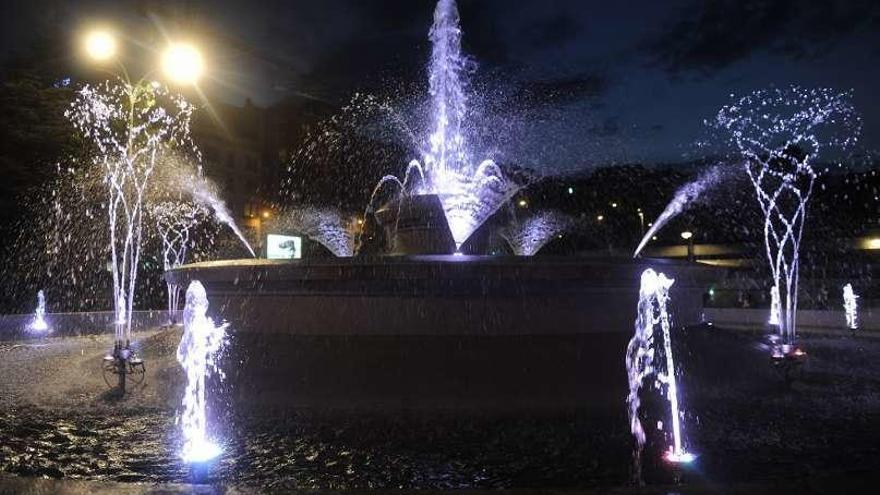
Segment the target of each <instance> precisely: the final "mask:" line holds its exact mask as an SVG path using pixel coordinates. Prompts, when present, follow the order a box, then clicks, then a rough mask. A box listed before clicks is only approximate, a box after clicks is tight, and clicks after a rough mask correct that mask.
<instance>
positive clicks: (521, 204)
mask: <svg viewBox="0 0 880 495" xmlns="http://www.w3.org/2000/svg"><path fill="white" fill-rule="evenodd" d="M518 204H519V207H520V208H525V207H526V206H529V203H528V202H527V201H526V200H524V199H521V200H519V203H518Z"/></svg>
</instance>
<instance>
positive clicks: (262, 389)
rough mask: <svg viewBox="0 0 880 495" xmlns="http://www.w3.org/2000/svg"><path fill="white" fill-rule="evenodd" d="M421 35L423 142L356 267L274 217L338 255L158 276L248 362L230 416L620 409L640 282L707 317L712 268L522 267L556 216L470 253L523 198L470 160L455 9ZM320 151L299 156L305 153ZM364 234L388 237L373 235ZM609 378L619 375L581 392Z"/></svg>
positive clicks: (329, 233) (578, 260)
mask: <svg viewBox="0 0 880 495" xmlns="http://www.w3.org/2000/svg"><path fill="white" fill-rule="evenodd" d="M430 39H431V42H432V53H431V61H430V66H429V83H430V84H429V85H430V95H429V98H428V101H427V104H426V106H429V107H430V116H429V120H430V124H429V125H427V126H426V127H430V132H426V134H427V135H426V137H425V138H423V140H421V141H420V140H419V139H413V141H414V142H416V145H417V147H420V148H422V150H421V151H419V152H418V153H419V154H420V159H419V160H413V161H411V162H410V163H409V164H408V166H407V168H406V170H405V172H404V174H403V177H402V178H400V177H397V176H395V175H387V176H384V177H382V178H381V179H380V180H379V182H378V184H377V185H376V186H375V189H374V191H373V194H372V195H371V197H370V200H369V202H368V204H367V205H366V207H365V215H364V218H362V219H360V220H362V222H363V224H362V225H363V227H364V229H363V230H362V233H361V236H360V238H359V239H358V242H357V244H358V255H357V256H349V253H351V250H352V244H353V243H352V240H351V238H350V237H349V234H348V233H347V232H346V231H347V229H346V228H345V225H346V222H345V221H343V220H344V217H342V216H340V215H338V214H337V213H335V212H332V211H330V210H327V209H325V208H299V209H293V208H292V209H291V210H289V211H286V212H285V211H282V212H281V213H280V214H279V215H277V216H276V217H277V218H276V219H275V220H272V221H274V222H277V225H276V226H277V227H279V228H280V229H285V228H287V229H289V230H298V231H300V233H302V234H304V235H307V236H309V237H310V238H312V239H316V240H318V242H321V243H322V244H324V245H325V246H327V247H328V248H329V249H330V251H332V252H333V253H334V254H336V255H337V257H333V258H327V257H317V256H316V257H309V256H303V257H302V258H300V259H291V260H278V259H272V260H268V259H246V260H220V261H210V262H202V263H195V264H189V265H183V266H181V267H178V268H172V269H171V270H169V271H168V272H167V273H166V274H165V276H166V278H167V280H169V281H170V282H172V283H176V284H178V285H179V286H184V285H186V284H189V283H191V282H193V281H195V280H198V281H200V282H201V283H202V284H204V287H205V290H206V291H207V295H208V296H209V297H210V299H211V302H212V304H213V307H216V308H218V312H219V313H220V314H221V315H222V318H223V319H224V321H229V322H230V324H231V325H232V326H233V327H234V328H235V329H236V345H235V346H230V349H229V350H228V352H229V353H231V354H236V353H241V355H240V356H231V357H230V360H231V361H233V362H239V361H240V362H242V363H243V365H242V366H241V367H240V368H239V369H236V373H235V375H234V376H231V377H230V379H231V380H236V381H237V382H239V383H241V384H243V386H239V387H233V388H234V389H235V390H236V393H237V394H238V397H236V401H237V402H238V403H243V404H251V405H262V404H269V405H283V406H293V407H319V408H320V407H325V406H329V407H345V408H360V407H364V408H380V409H386V408H396V407H404V408H420V407H427V408H437V407H439V408H443V409H456V408H477V409H488V410H492V409H503V410H509V409H510V408H516V407H524V406H525V407H533V406H534V405H535V404H540V406H539V407H542V408H548V409H554V408H560V407H562V408H570V407H583V408H591V407H616V405H617V404H618V402H619V398H620V396H621V395H623V394H624V393H625V392H624V391H625V390H626V387H627V385H626V383H625V381H626V380H625V377H623V376H622V374H620V373H614V372H613V371H610V370H614V369H617V368H618V367H619V361H618V359H617V358H615V356H617V355H618V353H619V350H620V349H621V348H624V347H625V346H626V343H627V340H628V339H629V337H630V335H631V334H630V331H629V329H630V328H632V327H631V325H632V320H631V318H630V317H629V316H627V315H629V314H630V312H631V307H632V306H633V305H634V304H635V303H636V301H637V299H638V290H637V287H636V286H635V282H636V281H637V280H638V279H639V276H640V275H641V273H642V272H643V271H644V270H645V269H647V268H651V267H655V268H656V267H661V266H662V267H663V271H664V272H665V273H667V274H674V276H675V279H676V281H677V282H676V290H677V295H676V301H675V302H674V304H675V314H676V317H677V322H678V323H679V324H682V325H687V324H696V323H698V322H699V321H700V320H701V314H702V302H703V294H704V293H705V291H706V288H707V287H708V286H709V284H710V280H713V279H714V278H715V276H716V275H715V271H714V269H713V268H710V267H705V266H699V265H696V264H694V263H684V262H676V261H671V260H651V259H646V258H638V259H632V258H629V257H625V258H614V257H610V256H606V255H600V256H595V257H558V258H557V257H552V256H546V257H533V256H528V255H530V254H534V253H535V252H536V251H537V250H538V249H540V246H541V245H542V244H543V243H544V242H546V241H547V240H548V239H551V238H553V237H554V236H557V235H559V233H560V232H561V230H562V229H565V228H566V227H567V226H568V225H570V219H568V218H567V217H565V216H564V215H561V214H554V213H549V212H538V214H536V215H534V216H532V217H530V218H527V219H525V220H524V221H523V222H522V223H519V224H516V225H515V226H513V227H510V228H509V229H508V232H507V233H506V235H507V236H508V239H510V242H511V245H512V247H513V249H514V251H516V252H518V253H519V254H522V255H523V256H483V255H465V254H463V253H462V251H465V252H466V251H468V247H469V246H468V245H467V244H465V245H464V246H463V243H466V241H467V240H468V238H469V237H471V234H472V233H473V232H474V231H475V230H477V229H478V228H479V227H480V225H481V224H483V223H484V222H485V221H486V220H487V219H488V218H489V217H491V216H492V215H493V214H494V213H496V212H497V210H498V208H499V207H500V206H501V205H502V204H505V203H509V200H510V197H511V195H512V194H514V192H515V191H516V190H517V188H518V187H519V185H517V184H514V183H513V182H511V181H509V180H507V179H506V178H505V177H504V176H503V175H502V173H501V171H500V169H499V167H498V166H497V165H496V164H495V163H493V162H492V161H490V160H483V161H475V160H474V157H475V156H478V153H475V152H474V151H473V150H471V149H469V147H468V134H469V129H468V122H469V120H468V111H469V110H468V106H467V92H466V88H467V87H468V86H467V84H466V77H465V76H466V72H467V69H468V66H469V65H470V63H471V62H470V61H469V60H467V59H466V57H465V56H464V55H462V53H461V31H460V27H459V17H458V11H457V8H456V4H455V2H454V1H453V0H440V1H439V2H438V3H437V8H436V10H435V12H434V22H433V26H432V27H431V31H430ZM339 120H345V119H339ZM354 120H355V121H356V120H357V119H354ZM382 122H383V123H384V122H385V121H384V120H382ZM336 124H339V122H336ZM398 124H399V123H393V122H392V123H390V124H389V125H391V126H392V127H393V126H399V125H398ZM370 125H372V126H373V127H369V126H366V127H358V128H356V129H350V128H349V127H345V126H336V127H341V128H342V129H348V130H350V131H351V132H352V133H353V134H354V135H355V136H359V135H362V134H370V131H372V130H374V129H375V122H372V123H371V124H370ZM380 130H381V129H380ZM392 130H393V131H394V132H397V130H396V129H392ZM470 131H473V129H470ZM335 132H336V131H333V132H330V135H329V136H325V137H327V139H329V140H330V142H331V143H334V144H336V143H339V142H340V139H339V137H338V136H337V135H335V134H334V133H335ZM322 135H324V134H322ZM380 135H381V132H380ZM413 135H414V134H413ZM471 135H472V136H474V139H473V140H472V141H474V142H476V141H478V139H477V138H476V136H478V134H471ZM343 141H344V140H343ZM313 145H314V143H311V142H310V143H309V144H308V145H306V147H305V149H304V150H301V151H300V152H297V153H296V154H295V156H298V157H301V158H308V157H311V156H312V154H311V150H312V146H313ZM365 146H370V144H369V143H368V144H366V145H365ZM341 148H342V149H343V151H345V150H344V148H345V147H341ZM330 149H332V150H335V151H339V150H340V148H334V147H330ZM367 149H368V150H370V149H371V148H367ZM356 151H358V150H347V153H343V154H342V155H340V156H339V159H340V160H345V159H348V158H350V157H351V156H352V153H353V152H356ZM354 154H356V153H354ZM335 156H336V155H334V157H335ZM302 165H307V163H305V164H302ZM357 220H358V219H355V218H353V219H352V220H351V221H352V222H355V224H357V223H358V222H357ZM272 221H269V222H267V224H266V225H269V226H271V225H272V223H271V222H272ZM368 226H370V227H373V229H372V232H379V233H381V234H382V235H376V236H372V235H370V232H369V231H368V229H367V227H368ZM270 228H271V227H270ZM363 232H367V235H364V234H363ZM365 246H366V247H365ZM459 248H462V249H459ZM456 254H457V255H456ZM253 355H259V356H261V358H260V359H250V358H249V356H253ZM291 356H296V358H292V357H291ZM236 359H238V360H236ZM523 363H528V365H527V366H524V365H523ZM608 376H614V378H612V379H605V378H603V379H599V380H593V379H592V378H591V377H608ZM306 377H308V379H306ZM573 377H578V378H577V379H574V378H573ZM299 378H303V379H299ZM248 380H252V381H254V382H256V383H259V384H260V386H259V387H253V386H250V385H249V384H250V383H251V382H250V381H248ZM548 384H552V386H548ZM676 445H677V444H676ZM679 450H680V449H678V447H676V446H674V448H673V452H674V453H676V454H680V453H681V452H680V451H679Z"/></svg>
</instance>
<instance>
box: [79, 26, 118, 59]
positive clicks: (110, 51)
mask: <svg viewBox="0 0 880 495" xmlns="http://www.w3.org/2000/svg"><path fill="white" fill-rule="evenodd" d="M84 45H85V49H86V55H88V56H89V58H90V59H92V60H94V61H96V62H106V61H107V60H110V59H111V58H113V57H114V56H115V55H116V38H115V37H114V36H113V34H112V33H111V32H110V31H107V30H105V29H96V30H94V31H90V32H89V33H88V34H86V36H85V40H84Z"/></svg>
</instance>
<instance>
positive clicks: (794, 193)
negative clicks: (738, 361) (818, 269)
mask: <svg viewBox="0 0 880 495" xmlns="http://www.w3.org/2000/svg"><path fill="white" fill-rule="evenodd" d="M850 100H851V93H848V92H847V93H838V92H835V91H833V90H831V89H827V88H818V89H803V88H800V87H797V86H792V87H790V88H786V89H771V90H760V91H755V92H754V93H751V94H749V95H746V96H743V97H741V98H733V102H732V103H730V104H729V105H726V106H724V107H723V108H721V110H720V111H719V112H718V114H717V115H716V117H715V119H713V120H712V121H711V122H710V123H709V125H711V126H712V127H714V128H716V129H718V130H719V131H722V132H723V134H724V135H725V139H726V141H727V142H728V143H729V144H731V145H732V146H733V149H734V153H735V158H734V159H735V161H736V162H737V163H742V164H743V167H744V168H745V171H746V173H747V174H748V177H749V179H750V180H751V182H752V185H753V186H754V189H755V194H756V197H757V200H758V204H759V205H760V207H761V211H762V212H763V213H764V226H763V227H764V228H763V232H764V245H765V248H766V256H767V261H768V264H769V267H770V274H771V276H772V278H773V285H774V286H775V287H776V288H777V290H778V292H779V336H780V338H781V340H782V346H785V348H786V349H793V346H794V343H795V338H796V328H797V327H796V316H797V297H798V294H797V287H798V267H799V253H800V244H801V237H802V235H803V231H804V225H805V221H806V214H807V206H808V204H809V201H810V197H811V195H812V192H813V187H814V185H815V183H816V181H817V179H818V178H819V176H820V172H821V170H820V169H818V168H817V167H816V163H817V161H818V159H819V158H820V156H821V154H822V152H824V151H826V148H831V149H832V150H833V149H834V148H837V149H841V148H846V147H848V146H851V145H852V144H854V143H855V142H856V141H857V139H858V136H859V133H860V131H861V119H860V118H859V117H858V116H857V115H856V113H855V110H854V108H853V106H852V103H851V101H850ZM786 353H787V352H783V354H786Z"/></svg>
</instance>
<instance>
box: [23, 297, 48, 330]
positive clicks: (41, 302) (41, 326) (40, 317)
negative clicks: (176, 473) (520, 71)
mask: <svg viewBox="0 0 880 495" xmlns="http://www.w3.org/2000/svg"><path fill="white" fill-rule="evenodd" d="M28 328H29V329H31V330H33V331H35V332H45V331H47V330H49V324H48V323H47V322H46V296H45V294H43V291H42V290H40V291H39V292H37V309H36V311H34V319H33V321H32V322H31V324H30V325H28Z"/></svg>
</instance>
